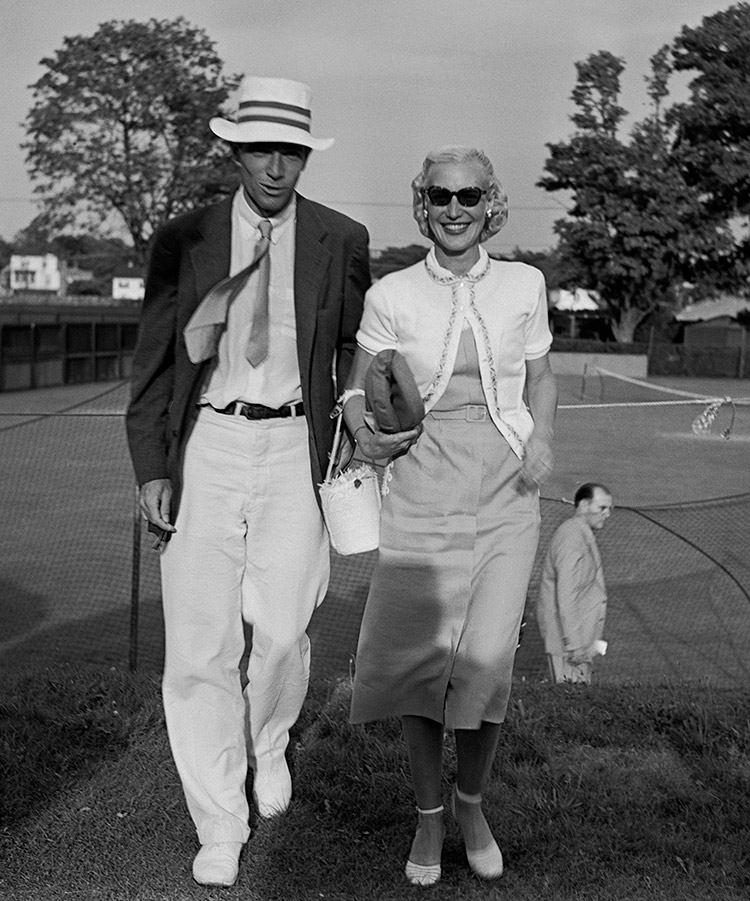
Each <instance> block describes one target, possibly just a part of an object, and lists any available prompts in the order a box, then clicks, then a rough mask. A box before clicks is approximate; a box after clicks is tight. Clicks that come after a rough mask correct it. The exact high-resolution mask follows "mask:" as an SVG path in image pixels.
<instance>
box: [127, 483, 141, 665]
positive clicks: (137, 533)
mask: <svg viewBox="0 0 750 901" xmlns="http://www.w3.org/2000/svg"><path fill="white" fill-rule="evenodd" d="M138 499H139V492H138V486H137V485H136V487H135V503H134V504H133V563H132V569H131V576H130V654H129V669H130V672H131V673H133V672H135V670H136V667H137V664H138V612H139V611H138V607H139V602H140V594H141V528H142V526H141V523H142V517H141V508H140V506H139V504H138Z"/></svg>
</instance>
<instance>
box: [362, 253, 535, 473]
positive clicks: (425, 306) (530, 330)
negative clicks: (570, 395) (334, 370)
mask: <svg viewBox="0 0 750 901" xmlns="http://www.w3.org/2000/svg"><path fill="white" fill-rule="evenodd" d="M467 326H468V327H470V328H471V329H472V331H473V333H474V340H475V342H476V346H477V350H478V355H479V368H480V375H481V380H482V388H483V390H484V396H485V398H486V400H487V407H488V409H489V413H490V416H491V417H492V421H493V422H494V423H495V425H496V426H497V428H498V429H499V430H500V432H501V433H502V434H503V436H504V437H505V439H506V440H507V441H508V443H509V445H510V446H511V448H512V449H513V451H514V453H515V454H516V455H517V456H518V457H521V458H522V457H523V454H524V445H525V443H526V441H528V439H529V436H530V435H531V433H532V431H533V429H534V422H533V420H532V418H531V414H530V413H529V411H528V409H527V407H526V405H525V403H524V401H523V389H524V384H525V381H526V360H534V359H538V358H539V357H543V356H544V355H545V354H546V353H547V352H548V351H549V348H550V346H551V344H552V335H551V333H550V330H549V324H548V316H547V293H546V290H545V284H544V276H543V275H542V273H541V272H540V271H539V270H538V269H535V268H534V267H533V266H528V265H526V264H525V263H515V262H502V261H498V260H492V259H490V257H489V256H488V254H487V252H486V251H485V250H484V248H480V256H479V260H478V261H477V263H476V264H475V265H474V266H473V267H472V269H471V270H470V271H469V273H468V274H467V276H465V277H463V278H461V277H457V276H455V275H453V273H451V272H450V271H449V270H447V269H444V268H442V267H441V266H440V265H439V264H438V262H437V259H436V257H435V251H434V248H433V249H431V250H430V252H429V253H428V254H427V257H426V259H425V260H424V261H422V262H420V263H416V264H415V265H414V266H410V267H409V268H408V269H403V270H401V271H400V272H393V273H391V274H390V275H386V276H385V277H384V278H382V279H380V281H378V282H376V283H375V284H374V285H373V286H372V287H371V288H370V290H369V291H368V292H367V295H366V296H365V310H364V315H363V316H362V322H361V323H360V327H359V331H358V333H357V341H358V343H359V345H360V347H362V349H363V350H365V351H367V352H368V353H370V354H376V353H378V352H379V351H381V350H386V349H389V348H395V349H396V350H397V351H398V352H399V353H400V354H402V355H403V356H404V357H405V359H406V361H407V363H408V364H409V367H410V368H411V371H412V373H413V375H414V378H415V380H416V383H417V386H418V387H419V391H420V393H421V395H422V398H423V400H424V404H425V410H426V411H427V412H429V411H430V410H431V409H432V407H434V406H435V404H436V403H437V401H438V400H439V399H440V397H441V396H442V394H443V392H444V391H445V387H446V385H447V384H448V381H449V379H450V377H451V373H452V372H453V367H454V364H455V360H456V352H457V350H458V344H459V340H460V338H461V330H462V329H463V328H465V327H467Z"/></svg>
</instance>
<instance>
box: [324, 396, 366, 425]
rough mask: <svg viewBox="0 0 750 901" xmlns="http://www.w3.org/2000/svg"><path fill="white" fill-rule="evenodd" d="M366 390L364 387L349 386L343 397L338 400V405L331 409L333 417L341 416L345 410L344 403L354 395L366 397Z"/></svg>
mask: <svg viewBox="0 0 750 901" xmlns="http://www.w3.org/2000/svg"><path fill="white" fill-rule="evenodd" d="M364 396H365V392H364V390H363V389H362V388H347V389H346V391H344V393H343V394H342V395H341V397H340V398H339V399H338V400H337V401H336V406H335V407H334V408H333V410H332V411H331V419H333V418H335V417H336V416H340V415H341V414H342V413H343V412H344V404H345V403H346V402H347V401H348V400H351V399H352V398H353V397H364Z"/></svg>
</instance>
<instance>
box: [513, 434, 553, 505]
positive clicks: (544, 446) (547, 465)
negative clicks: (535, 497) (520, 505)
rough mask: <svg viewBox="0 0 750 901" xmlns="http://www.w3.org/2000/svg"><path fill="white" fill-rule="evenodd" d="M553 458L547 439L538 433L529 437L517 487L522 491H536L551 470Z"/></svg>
mask: <svg viewBox="0 0 750 901" xmlns="http://www.w3.org/2000/svg"><path fill="white" fill-rule="evenodd" d="M553 463H554V460H553V457H552V448H551V447H550V444H549V442H548V441H546V440H545V439H544V438H542V437H541V436H539V435H533V434H532V436H531V438H529V441H528V443H527V445H526V453H525V454H524V458H523V464H522V466H521V473H520V475H519V477H518V480H519V487H520V489H521V491H522V492H523V493H526V492H529V491H537V490H538V489H539V486H540V485H541V484H542V482H545V481H546V480H547V479H548V478H549V475H550V473H551V472H552V466H553Z"/></svg>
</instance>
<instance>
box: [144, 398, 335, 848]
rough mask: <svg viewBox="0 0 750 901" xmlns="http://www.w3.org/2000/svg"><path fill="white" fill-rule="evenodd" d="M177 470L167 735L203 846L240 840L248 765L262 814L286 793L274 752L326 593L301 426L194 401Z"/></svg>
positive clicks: (325, 561)
mask: <svg viewBox="0 0 750 901" xmlns="http://www.w3.org/2000/svg"><path fill="white" fill-rule="evenodd" d="M183 473H184V481H183V494H182V498H181V502H180V510H179V515H178V518H177V522H176V526H177V532H175V533H174V534H173V535H172V537H171V539H170V540H169V542H168V543H167V545H166V547H165V549H164V550H163V552H162V557H161V569H162V594H163V601H164V621H165V633H166V653H165V665H164V679H163V695H164V708H165V714H166V720H167V729H168V732H169V740H170V744H171V747H172V753H173V755H174V759H175V763H176V765H177V769H178V772H179V774H180V779H181V780H182V785H183V788H184V791H185V797H186V800H187V804H188V808H189V810H190V814H191V816H192V818H193V821H194V822H195V825H196V828H197V831H198V838H199V840H200V842H201V844H207V843H209V842H231V841H240V842H244V841H246V840H247V838H248V836H249V832H250V830H249V826H248V820H249V808H248V802H247V798H246V794H245V780H246V777H247V771H248V767H250V768H252V769H253V770H254V771H255V778H254V784H253V794H254V795H255V796H256V799H257V801H258V804H259V808H260V810H261V813H264V807H265V812H266V813H268V812H270V811H272V809H273V808H274V807H275V806H277V807H281V808H283V807H285V806H286V804H287V803H288V800H289V796H290V794H291V783H290V778H289V771H288V769H287V767H286V763H285V760H284V751H285V749H286V746H287V743H288V740H289V728H290V727H291V726H292V725H293V724H294V722H295V721H296V719H297V717H298V716H299V712H300V709H301V707H302V703H303V701H304V699H305V694H306V692H307V685H308V680H309V672H310V643H309V640H308V638H307V635H306V634H305V630H306V629H307V626H308V624H309V622H310V618H311V616H312V614H313V611H314V610H315V607H316V606H317V604H319V603H320V602H321V601H322V600H323V597H324V595H325V592H326V590H327V587H328V578H329V551H328V537H327V534H326V531H325V526H324V524H323V519H322V516H321V514H320V510H319V508H318V506H317V503H316V500H315V494H314V491H313V486H312V480H311V478H310V459H309V449H308V433H307V422H306V420H305V418H304V417H298V418H296V419H292V418H285V419H266V420H254V421H248V420H246V419H244V418H242V417H237V416H228V415H224V414H220V413H217V412H215V411H214V410H212V409H211V408H210V407H204V408H202V409H201V411H200V414H199V417H198V421H197V423H196V424H195V428H194V430H193V432H192V434H191V436H190V439H189V441H188V445H187V448H186V452H185V460H184V469H183ZM243 621H244V622H246V623H248V624H249V625H250V626H251V627H252V647H251V651H250V656H249V661H248V665H247V680H248V682H247V687H246V688H245V690H244V692H243V691H242V689H241V684H240V673H239V663H240V659H241V657H242V655H243V652H244V650H245V644H244V629H243Z"/></svg>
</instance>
